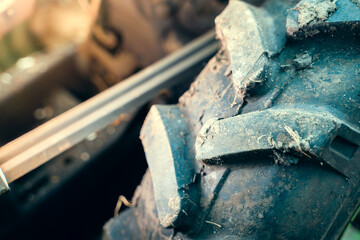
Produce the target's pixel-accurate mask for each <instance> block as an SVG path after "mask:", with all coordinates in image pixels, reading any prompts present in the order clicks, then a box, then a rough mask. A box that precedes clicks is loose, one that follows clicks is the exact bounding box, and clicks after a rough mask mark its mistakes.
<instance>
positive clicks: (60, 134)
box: [0, 32, 218, 182]
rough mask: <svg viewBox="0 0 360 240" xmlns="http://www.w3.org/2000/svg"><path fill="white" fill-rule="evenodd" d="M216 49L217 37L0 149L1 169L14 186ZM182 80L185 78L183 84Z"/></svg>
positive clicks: (188, 47) (199, 41) (198, 43)
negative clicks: (23, 177)
mask: <svg viewBox="0 0 360 240" xmlns="http://www.w3.org/2000/svg"><path fill="white" fill-rule="evenodd" d="M217 49H218V43H217V42H216V40H215V34H214V32H210V33H208V34H206V35H204V36H202V37H201V38H199V39H197V40H194V41H193V42H191V43H190V44H188V45H186V46H185V47H183V48H182V49H180V50H179V51H177V52H175V53H173V54H171V55H169V56H167V57H165V58H163V59H162V60H160V61H158V62H157V63H155V64H153V65H151V66H149V67H147V68H145V69H144V70H142V71H141V72H139V73H137V74H135V75H133V76H131V77H130V78H128V79H126V80H124V81H122V82H120V83H118V84H116V85H115V86H114V87H112V88H110V89H108V90H106V91H104V92H102V93H100V94H98V95H96V96H95V97H93V98H91V99H89V100H88V101H86V102H84V103H81V104H79V105H78V106H76V107H74V108H73V109H71V110H69V111H67V112H65V113H63V114H61V115H59V116H58V117H56V118H54V119H52V120H50V121H48V122H47V123H45V124H43V125H41V126H39V127H38V128H36V129H34V130H32V131H30V132H28V133H26V134H24V135H23V136H21V137H19V138H17V139H15V140H14V141H12V142H10V143H8V144H6V145H5V146H3V147H2V148H0V164H1V165H0V168H1V169H2V171H3V172H4V174H5V176H6V178H7V181H8V182H12V181H14V180H16V179H17V178H19V177H21V176H23V175H25V174H26V173H28V172H29V171H31V170H33V169H35V168H37V167H38V166H40V165H41V164H43V163H45V162H47V161H49V160H50V159H52V158H54V157H55V156H57V155H59V154H61V153H63V152H64V151H66V150H68V149H69V148H71V147H72V146H74V145H75V144H77V143H79V142H81V141H82V140H84V139H85V138H86V137H87V136H88V135H89V134H91V133H93V132H95V131H98V130H100V129H102V128H104V127H106V126H107V125H108V124H110V123H111V122H113V121H115V120H116V119H117V118H118V117H119V116H120V115H121V114H123V113H128V112H129V111H131V110H132V109H135V108H137V107H140V106H141V105H143V104H145V103H146V102H148V101H149V100H151V99H152V98H153V97H154V96H155V95H156V94H157V93H158V92H159V91H160V90H161V89H164V88H166V87H171V86H174V85H175V84H176V83H178V82H179V81H180V80H179V76H181V74H183V73H184V72H186V71H187V70H188V69H190V68H191V67H193V66H195V65H197V64H199V63H201V62H202V61H204V60H205V59H208V58H209V57H211V56H212V55H213V54H214V53H215V52H216V51H217ZM180 79H181V78H180Z"/></svg>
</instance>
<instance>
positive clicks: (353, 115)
mask: <svg viewBox="0 0 360 240" xmlns="http://www.w3.org/2000/svg"><path fill="white" fill-rule="evenodd" d="M355 2H356V1H354V2H352V1H350V0H337V1H331V0H311V1H310V0H303V1H300V2H294V1H275V0H274V1H272V0H269V1H264V2H261V3H259V2H258V1H257V3H256V6H254V5H252V4H251V3H245V2H241V1H231V2H230V4H229V5H228V7H227V8H226V9H225V10H224V12H223V13H222V14H221V15H220V16H219V17H218V18H217V19H216V28H217V34H218V37H219V38H220V41H221V44H222V45H221V50H220V51H219V52H218V54H217V55H216V56H215V57H214V58H213V59H211V60H210V62H209V63H208V64H207V66H206V67H205V68H204V70H203V71H202V72H201V74H200V75H199V76H198V77H197V79H196V81H195V82H194V83H193V84H192V86H191V88H190V89H189V90H188V91H187V92H186V93H185V94H184V95H183V96H182V97H181V98H180V100H179V104H178V105H174V106H153V107H152V109H151V111H150V113H149V115H148V117H147V119H146V121H145V123H144V126H143V129H142V133H141V138H142V141H143V145H144V149H145V153H146V157H147V160H148V163H149V171H148V172H147V173H146V174H145V176H144V179H143V182H142V183H141V185H140V186H139V187H138V189H137V191H136V193H135V196H134V199H133V202H135V203H136V207H134V208H130V209H127V210H126V211H124V212H123V213H122V214H121V215H120V216H119V217H117V218H113V219H111V220H110V221H109V222H108V223H107V224H106V225H105V227H104V239H169V238H170V239H337V238H339V237H340V236H341V234H342V233H343V231H344V229H345V227H346V224H347V223H348V222H349V221H350V218H351V217H352V216H353V214H354V213H355V211H356V209H357V207H358V205H359V201H360V198H359V196H360V195H359V193H360V191H359V190H360V184H359V179H360V178H359V176H360V149H359V144H360V124H359V123H360V111H359V109H360V97H359V96H360V70H359V69H360V44H359V41H358V39H359V29H360V25H359V21H360V14H359V13H360V8H359V6H358V5H357V4H356V3H355ZM350 9H351V10H350Z"/></svg>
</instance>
